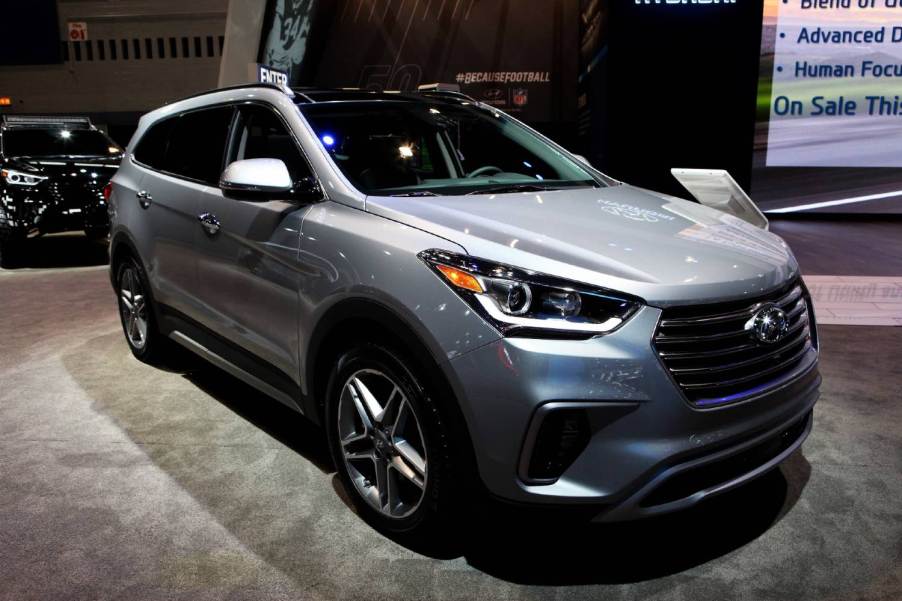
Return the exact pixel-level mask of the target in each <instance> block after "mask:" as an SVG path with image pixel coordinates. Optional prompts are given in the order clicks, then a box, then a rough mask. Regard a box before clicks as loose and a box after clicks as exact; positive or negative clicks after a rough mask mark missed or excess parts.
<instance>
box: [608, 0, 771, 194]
mask: <svg viewBox="0 0 902 601" xmlns="http://www.w3.org/2000/svg"><path fill="white" fill-rule="evenodd" d="M608 5H609V10H608V16H609V23H608V27H607V40H608V55H607V56H608V59H607V60H608V65H607V77H606V82H605V86H604V88H605V93H606V95H607V111H606V114H607V117H608V119H607V136H606V139H605V141H604V142H603V143H604V144H605V145H606V148H605V149H604V156H605V161H604V162H605V165H603V167H604V168H606V169H607V170H608V171H609V172H610V174H611V175H613V176H614V177H617V178H620V179H623V180H625V181H628V182H630V183H635V184H637V185H643V186H645V187H648V188H652V189H656V190H661V191H665V192H670V193H678V192H679V193H680V194H681V195H683V196H685V191H683V190H682V188H681V187H680V185H679V184H678V183H677V182H676V180H674V179H673V178H672V176H671V175H670V168H671V167H698V168H713V169H726V170H728V171H729V172H730V173H731V174H732V175H733V177H734V178H735V179H736V180H737V181H738V182H739V184H740V185H741V186H742V187H743V188H744V189H746V190H748V188H749V181H750V178H751V163H752V161H751V156H752V144H753V138H754V123H755V98H756V93H757V85H758V60H759V47H760V40H761V20H762V11H763V2H762V0H737V2H736V3H735V4H710V5H693V4H685V5H679V4H677V5H666V4H660V5H656V4H650V5H646V4H635V3H634V2H633V1H632V0H611V1H610V2H609V3H608Z"/></svg>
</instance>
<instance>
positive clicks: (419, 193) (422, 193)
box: [392, 190, 438, 196]
mask: <svg viewBox="0 0 902 601" xmlns="http://www.w3.org/2000/svg"><path fill="white" fill-rule="evenodd" d="M392 196H438V194H436V193H435V192H430V191H429V190H418V191H416V192H404V193H403V194H392Z"/></svg>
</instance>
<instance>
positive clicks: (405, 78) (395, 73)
mask: <svg viewBox="0 0 902 601" xmlns="http://www.w3.org/2000/svg"><path fill="white" fill-rule="evenodd" d="M422 78H423V69H422V67H420V65H416V64H413V63H410V64H407V65H400V66H397V67H396V66H395V65H364V66H363V68H362V69H361V70H360V82H359V84H358V85H359V86H360V87H361V88H363V89H365V90H378V91H382V90H415V89H416V88H417V86H418V85H420V82H421V80H422Z"/></svg>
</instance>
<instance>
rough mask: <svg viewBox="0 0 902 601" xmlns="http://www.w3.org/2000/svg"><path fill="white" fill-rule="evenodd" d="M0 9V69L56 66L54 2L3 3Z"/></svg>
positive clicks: (57, 44) (57, 47) (57, 39)
mask: <svg viewBox="0 0 902 601" xmlns="http://www.w3.org/2000/svg"><path fill="white" fill-rule="evenodd" d="M0 8H2V11H0V12H2V15H0V65H40V64H49V63H58V62H60V35H59V21H58V20H57V13H56V0H5V1H4V2H3V3H2V4H0ZM2 92H5V93H7V94H12V93H13V92H14V90H2Z"/></svg>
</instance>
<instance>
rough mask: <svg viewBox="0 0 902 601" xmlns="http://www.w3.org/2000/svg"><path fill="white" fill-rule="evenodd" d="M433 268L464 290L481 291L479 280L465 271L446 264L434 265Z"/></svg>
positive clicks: (478, 292)
mask: <svg viewBox="0 0 902 601" xmlns="http://www.w3.org/2000/svg"><path fill="white" fill-rule="evenodd" d="M435 268H436V269H438V270H439V271H441V272H442V275H443V276H445V277H446V278H448V281H449V282H451V283H452V284H454V285H455V286H457V287H458V288H463V289H464V290H469V291H470V292H475V293H477V294H480V293H482V292H483V289H482V285H481V284H480V283H479V280H477V279H476V278H475V277H473V276H472V275H470V274H469V273H467V272H466V271H463V270H460V269H457V268H456V267H450V266H448V265H436V266H435Z"/></svg>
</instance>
